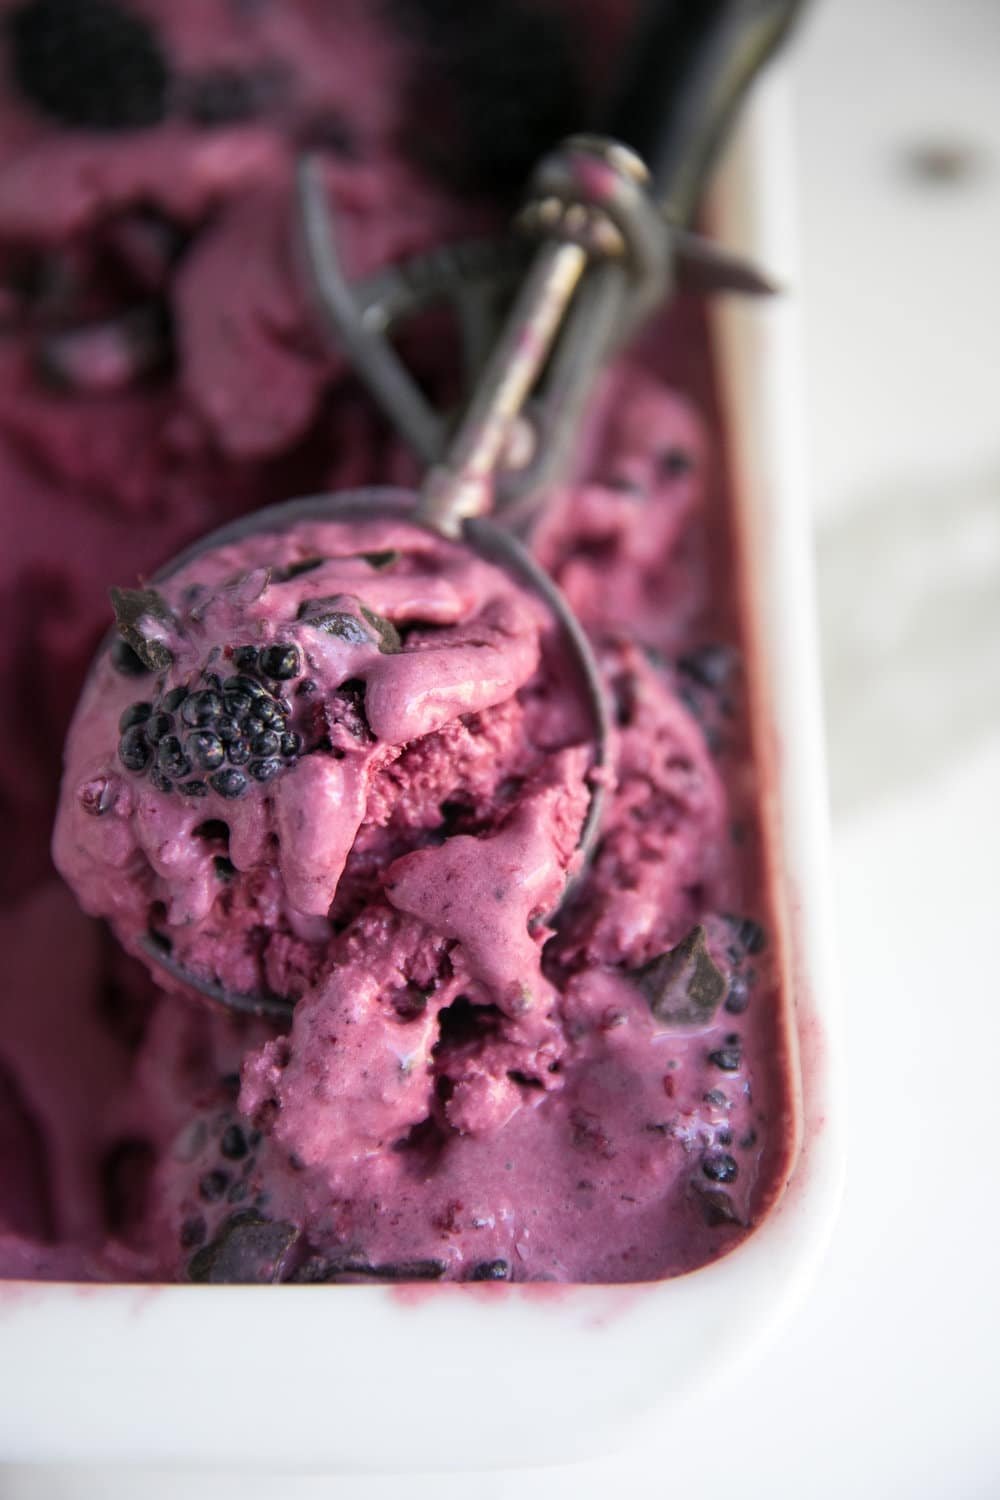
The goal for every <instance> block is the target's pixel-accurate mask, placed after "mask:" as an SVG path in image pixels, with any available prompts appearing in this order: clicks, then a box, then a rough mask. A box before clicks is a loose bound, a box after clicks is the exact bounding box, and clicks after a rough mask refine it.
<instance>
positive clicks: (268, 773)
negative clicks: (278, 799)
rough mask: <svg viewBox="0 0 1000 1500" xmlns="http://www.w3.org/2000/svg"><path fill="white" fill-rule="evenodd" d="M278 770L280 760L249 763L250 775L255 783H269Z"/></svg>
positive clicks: (279, 768)
mask: <svg viewBox="0 0 1000 1500" xmlns="http://www.w3.org/2000/svg"><path fill="white" fill-rule="evenodd" d="M280 770H281V761H280V760H270V759H269V760H252V761H251V762H250V775H251V776H252V777H253V778H254V780H255V781H270V780H271V779H272V777H274V776H277V774H278V772H279V771H280Z"/></svg>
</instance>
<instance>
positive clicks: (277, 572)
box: [271, 557, 326, 583]
mask: <svg viewBox="0 0 1000 1500" xmlns="http://www.w3.org/2000/svg"><path fill="white" fill-rule="evenodd" d="M325 562H326V558H325V557H303V558H300V559H299V561H298V562H292V563H286V564H285V566H284V567H283V568H277V567H276V568H272V569H271V576H272V578H273V579H274V582H275V583H288V581H289V580H290V579H292V578H301V577H302V574H303V573H314V572H315V571H316V569H317V568H321V567H322V566H323V564H324V563H325Z"/></svg>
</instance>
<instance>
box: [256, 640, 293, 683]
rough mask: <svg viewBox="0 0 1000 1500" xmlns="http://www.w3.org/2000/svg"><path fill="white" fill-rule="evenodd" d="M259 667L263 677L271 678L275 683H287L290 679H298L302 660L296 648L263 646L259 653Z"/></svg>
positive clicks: (282, 645)
mask: <svg viewBox="0 0 1000 1500" xmlns="http://www.w3.org/2000/svg"><path fill="white" fill-rule="evenodd" d="M259 665H260V671H261V673H262V675H263V676H264V677H272V678H274V679H275V680H276V681H277V682H288V681H289V679H290V678H292V677H298V675H299V673H300V672H301V671H302V658H301V656H300V655H299V648H298V646H290V645H286V644H278V645H275V646H265V648H264V650H263V651H262V652H261V653H260V661H259Z"/></svg>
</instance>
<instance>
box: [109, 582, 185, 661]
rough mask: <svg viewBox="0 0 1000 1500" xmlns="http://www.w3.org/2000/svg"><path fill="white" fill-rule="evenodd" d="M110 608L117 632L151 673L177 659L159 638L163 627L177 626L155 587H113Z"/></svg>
mask: <svg viewBox="0 0 1000 1500" xmlns="http://www.w3.org/2000/svg"><path fill="white" fill-rule="evenodd" d="M110 594H111V607H112V609H113V610H114V612H115V624H116V625H117V627H118V633H119V634H120V635H121V637H122V639H123V640H124V641H125V643H126V645H128V646H131V648H132V650H133V651H134V652H135V654H136V656H138V658H139V660H140V661H141V662H142V663H143V665H144V666H146V667H148V668H149V670H150V671H151V672H160V671H162V670H163V669H164V668H165V667H169V666H170V664H171V662H172V661H173V659H174V656H173V652H172V651H171V650H170V647H169V646H167V644H166V643H165V642H164V641H163V640H161V639H160V635H161V632H162V629H164V628H166V629H172V628H174V626H175V621H174V617H173V615H172V614H171V612H170V608H169V606H168V605H167V603H166V601H165V600H164V599H163V598H162V596H161V595H160V594H158V593H157V592H156V590H155V589H118V588H112V589H111V590H110Z"/></svg>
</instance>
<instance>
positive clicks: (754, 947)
mask: <svg viewBox="0 0 1000 1500" xmlns="http://www.w3.org/2000/svg"><path fill="white" fill-rule="evenodd" d="M726 921H727V922H728V923H729V926H730V927H731V928H732V933H733V943H732V946H731V948H730V949H729V953H730V956H731V957H732V959H733V961H734V962H737V961H738V960H739V959H740V958H741V957H742V956H743V954H744V953H751V954H755V953H763V951H764V949H765V948H766V947H767V933H766V932H765V931H764V929H763V927H762V926H761V924H760V923H759V922H755V921H754V919H753V917H737V916H731V915H728V916H727V917H726Z"/></svg>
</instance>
